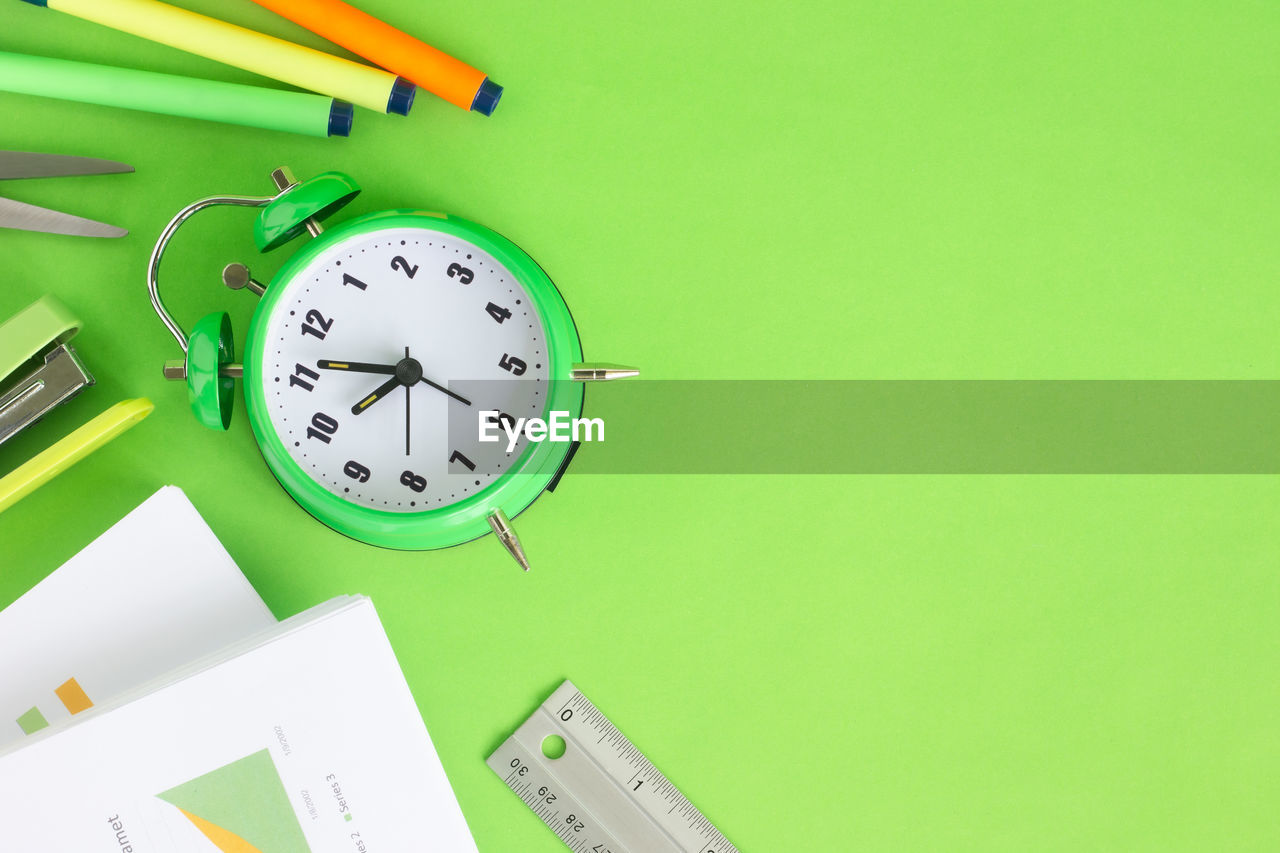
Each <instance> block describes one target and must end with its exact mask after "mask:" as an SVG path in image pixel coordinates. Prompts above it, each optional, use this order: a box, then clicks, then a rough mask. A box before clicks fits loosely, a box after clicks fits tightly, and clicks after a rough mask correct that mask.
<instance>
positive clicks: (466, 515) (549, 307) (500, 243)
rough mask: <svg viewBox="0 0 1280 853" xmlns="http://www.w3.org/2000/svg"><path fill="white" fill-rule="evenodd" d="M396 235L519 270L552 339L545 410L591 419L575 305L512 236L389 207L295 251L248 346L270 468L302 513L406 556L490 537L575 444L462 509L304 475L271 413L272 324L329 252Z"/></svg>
mask: <svg viewBox="0 0 1280 853" xmlns="http://www.w3.org/2000/svg"><path fill="white" fill-rule="evenodd" d="M391 228H422V229H426V230H436V231H440V232H443V233H445V234H449V235H451V236H453V237H458V238H461V239H463V240H467V241H469V242H471V243H473V244H475V245H476V246H477V247H478V248H480V249H481V250H482V251H485V252H487V253H488V254H490V255H491V256H493V258H494V259H495V260H497V261H498V262H499V263H501V264H502V265H503V266H505V267H506V268H507V269H508V270H510V271H511V273H512V274H513V275H515V277H516V278H517V280H519V282H520V284H521V285H522V286H523V287H524V289H525V291H526V292H527V293H528V294H529V299H530V301H531V302H532V303H533V305H534V308H535V309H536V311H537V313H538V316H539V318H540V319H541V321H542V326H543V329H544V330H545V332H546V338H547V359H548V361H547V366H548V368H549V370H548V376H549V380H548V385H549V387H548V393H547V405H546V411H567V412H569V413H570V416H571V417H574V418H577V417H580V416H581V415H582V401H583V389H582V385H581V383H578V382H573V381H572V380H570V379H569V373H570V370H571V369H572V367H573V365H574V364H575V363H577V362H580V361H581V360H582V344H581V342H580V340H579V338H578V331H577V327H576V326H575V324H574V321H573V316H572V315H571V314H570V313H569V307H568V306H567V305H566V304H565V301H564V298H563V297H562V296H561V295H560V291H559V290H558V289H556V286H555V284H554V283H553V282H552V281H551V279H550V278H549V277H548V276H547V274H546V272H544V271H543V269H542V267H540V266H538V264H537V262H536V261H534V260H533V258H531V257H530V256H529V255H528V254H526V253H525V252H524V251H523V250H522V249H520V247H519V246H517V245H515V244H514V243H512V242H511V241H510V240H508V239H507V238H506V237H503V236H502V235H501V234H498V233H496V232H494V231H492V230H490V229H488V228H486V227H484V226H483V225H479V224H477V223H475V222H471V221H470V220H467V219H463V218H461V217H457V216H451V215H447V214H442V213H433V212H429V211H423V210H408V209H402V210H387V211H381V212H378V213H370V214H366V215H364V216H360V217H357V218H355V219H351V220H348V221H347V222H344V223H342V224H340V225H336V226H334V227H333V228H331V229H330V230H327V231H325V232H324V233H323V234H321V235H320V236H319V237H317V238H315V239H313V240H312V241H311V242H310V243H308V244H307V245H306V246H304V247H303V248H302V249H301V250H300V251H298V252H297V253H296V254H294V255H293V256H292V257H291V258H290V259H289V260H288V262H287V263H285V265H284V266H283V267H281V268H280V271H279V272H277V273H276V275H275V277H274V278H273V279H272V280H271V284H270V285H269V286H268V287H267V290H266V293H265V294H264V295H263V297H262V299H261V300H260V302H259V304H258V307H257V309H256V310H255V311H254V313H253V319H252V320H251V321H250V324H249V335H248V338H247V340H246V342H245V359H244V388H245V404H246V408H247V410H248V413H249V424H250V427H251V428H252V429H253V434H254V436H255V438H256V439H257V441H258V448H259V450H260V451H261V452H262V456H263V458H264V459H265V460H266V462H267V466H268V467H269V468H270V469H271V472H272V473H273V474H274V475H275V477H276V479H277V480H279V481H280V484H281V485H282V486H283V487H284V489H285V490H286V491H287V492H288V493H289V495H290V496H291V497H293V499H294V500H295V501H297V502H298V504H299V505H300V506H302V507H303V509H305V510H306V511H307V512H309V513H311V515H313V516H314V517H315V518H316V519H318V520H319V521H321V522H322V523H324V524H326V525H328V526H329V527H331V528H333V529H334V530H336V531H338V532H339V533H342V534H344V535H346V536H350V537H351V538H353V539H357V540H359V541H361V542H366V543H368V544H371V545H379V546H382V547H385V548H395V549H399V550H407V551H419V550H430V549H434V548H447V547H449V546H451V545H458V544H461V543H463V542H468V541H470V540H472V539H476V538H478V537H480V536H483V535H485V534H486V533H488V532H489V531H490V528H489V521H488V518H489V515H490V513H492V512H493V510H495V509H501V510H502V511H503V512H504V513H506V514H507V516H508V517H511V518H514V517H515V516H516V515H518V514H519V513H521V512H523V511H524V510H525V509H526V508H527V507H528V506H529V505H530V504H531V503H533V501H534V500H535V499H536V498H537V497H538V496H539V495H540V494H542V492H543V491H544V490H545V489H546V487H547V485H548V484H550V482H551V480H552V478H553V477H554V476H555V474H556V472H557V471H559V470H560V466H561V465H562V464H563V463H564V460H565V457H566V456H568V453H569V449H570V447H571V446H572V445H571V444H569V443H567V442H551V441H544V442H541V443H535V442H530V443H529V444H528V446H527V447H526V448H525V450H524V452H523V453H522V454H521V456H520V458H519V459H518V460H517V461H516V463H515V465H513V466H512V467H511V468H510V469H509V470H507V471H505V472H503V473H502V474H500V475H499V476H498V477H497V478H496V479H495V480H494V482H493V483H491V484H489V485H488V486H486V487H485V488H484V489H482V490H481V491H479V492H477V493H476V494H474V495H472V496H470V497H469V498H466V499H464V500H462V501H459V502H458V503H455V504H451V505H449V506H447V507H441V508H439V509H432V510H427V511H425V512H421V513H398V512H386V511H383V510H378V509H374V508H372V507H365V506H358V505H356V504H352V503H349V502H347V501H344V500H342V499H341V498H340V497H338V496H337V495H335V494H333V493H332V492H330V491H329V490H328V489H326V488H324V487H323V486H321V485H320V484H319V483H317V482H316V481H315V480H313V479H312V478H311V477H310V476H308V475H307V474H306V472H304V471H303V470H302V468H301V467H300V466H299V465H298V463H297V462H295V461H294V460H293V458H292V457H291V456H290V455H289V453H288V451H287V450H286V449H285V447H284V443H283V442H282V441H281V440H280V438H279V436H277V435H276V432H275V430H274V428H273V427H272V426H271V423H270V418H269V416H268V415H267V411H266V399H265V387H264V385H263V384H262V382H261V381H259V379H260V377H261V378H264V377H265V374H266V369H265V355H266V352H267V349H268V348H267V347H266V346H265V337H266V334H267V332H266V330H267V325H268V324H267V318H268V317H269V316H270V315H271V313H272V311H274V310H275V309H276V307H277V306H278V304H279V303H280V300H281V298H282V294H283V292H284V282H286V281H288V280H290V279H291V278H293V277H294V276H295V275H297V274H298V273H299V272H301V271H302V269H303V268H305V267H306V265H307V264H309V263H311V261H312V260H314V259H315V258H316V257H317V256H319V255H320V254H321V253H322V252H323V251H324V250H325V248H326V247H328V246H332V245H334V244H336V243H337V242H339V241H340V240H345V239H347V238H349V237H353V236H356V235H359V234H367V233H370V232H373V231H379V230H384V229H391Z"/></svg>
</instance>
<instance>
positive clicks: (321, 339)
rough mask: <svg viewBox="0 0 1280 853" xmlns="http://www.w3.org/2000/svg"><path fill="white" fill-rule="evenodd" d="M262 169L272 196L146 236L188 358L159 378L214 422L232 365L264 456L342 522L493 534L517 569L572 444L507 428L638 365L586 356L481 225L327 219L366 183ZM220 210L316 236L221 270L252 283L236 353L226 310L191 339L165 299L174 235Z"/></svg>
mask: <svg viewBox="0 0 1280 853" xmlns="http://www.w3.org/2000/svg"><path fill="white" fill-rule="evenodd" d="M272 179H273V181H274V183H275V185H276V189H277V190H278V192H277V194H275V195H272V196H265V197H253V196H215V197H212V198H206V199H203V200H201V201H198V202H195V203H194V204H192V205H189V206H188V207H186V208H185V209H184V210H182V211H181V212H180V213H179V214H178V215H177V216H175V217H174V219H173V220H172V221H171V222H170V223H169V226H168V227H167V228H166V229H165V231H164V233H163V234H162V235H161V236H160V239H159V240H158V242H157V243H156V247H155V250H154V251H153V252H152V256H151V263H150V270H149V275H148V288H149V292H150V296H151V303H152V306H153V307H154V308H155V310H156V313H157V314H158V315H159V317H160V319H161V321H162V322H163V323H164V324H165V325H166V326H167V327H168V329H169V330H170V332H171V333H172V334H173V336H174V338H175V339H176V340H177V341H178V343H179V344H180V345H181V346H182V348H183V350H184V351H185V353H186V355H185V358H182V359H179V360H175V361H170V362H167V363H166V364H165V376H166V377H168V378H170V379H175V380H184V381H185V382H186V384H187V391H188V399H189V401H190V405H191V409H192V412H193V413H194V414H195V416H196V418H197V420H199V421H200V422H201V423H202V424H204V425H205V426H208V427H211V428H214V429H222V430H225V429H227V428H228V426H229V425H230V419H231V411H232V405H233V400H234V381H235V379H236V378H242V380H243V384H244V396H245V404H246V406H247V411H248V416H249V423H250V425H251V427H252V429H253V434H254V437H255V438H256V439H257V442H258V447H259V449H260V450H261V452H262V456H263V458H264V459H265V460H266V463H267V466H268V467H269V468H270V470H271V472H272V473H273V474H274V475H275V477H276V479H277V480H279V482H280V484H281V485H282V486H284V488H285V490H286V491H288V493H289V494H290V495H291V496H292V497H293V498H294V500H296V501H297V502H298V504H300V505H301V506H302V507H303V508H304V509H305V510H307V512H309V513H311V515H313V516H314V517H315V518H316V519H318V520H319V521H321V522H323V523H324V524H326V525H328V526H329V527H331V528H333V529H334V530H336V531H338V532H340V533H343V534H345V535H347V536H350V537H352V538H354V539H357V540H359V541H361V542H367V543H369V544H371V545H378V546H383V547H387V548H397V549H404V550H425V549H432V548H444V547H447V546H450V545H457V544H459V543H462V542H467V541H469V540H472V539H476V538H478V537H480V536H482V535H485V534H487V533H489V532H490V531H492V532H494V533H495V534H496V535H497V536H498V538H499V540H500V541H501V542H502V543H503V545H504V546H505V547H506V548H507V549H508V551H510V553H511V554H512V556H514V557H515V558H516V560H517V561H518V562H519V563H520V565H521V566H522V567H523V568H524V569H526V570H527V569H528V568H529V565H528V561H527V559H526V558H525V555H524V550H523V548H522V547H521V545H520V542H519V540H518V538H517V537H516V535H515V532H514V531H513V530H512V528H511V525H510V518H512V517H514V516H516V515H517V514H519V513H520V512H522V511H523V510H524V509H526V508H527V507H528V506H529V505H530V504H531V503H533V501H534V500H535V499H536V498H537V497H538V496H539V495H541V494H542V493H543V492H544V491H549V490H552V489H554V488H555V486H556V484H557V483H558V482H559V479H560V476H561V475H562V474H563V473H564V470H565V468H566V466H567V465H568V463H569V461H570V460H571V459H572V457H573V454H574V452H575V451H576V449H577V443H576V442H574V441H550V440H546V436H545V434H544V433H542V432H535V431H534V430H532V429H530V430H516V429H513V427H515V426H517V425H519V424H522V423H529V422H531V421H542V422H544V423H545V422H547V421H549V420H551V419H552V417H553V416H555V417H559V418H562V419H563V420H564V421H570V420H576V419H579V418H580V416H581V414H582V405H583V386H582V383H583V382H584V381H591V380H604V379H616V378H621V377H624V376H635V375H637V373H638V371H636V370H634V369H632V368H624V367H618V366H615V365H603V364H594V365H588V364H583V363H582V345H581V342H580V341H579V338H578V332H577V328H576V327H575V325H574V322H573V317H572V315H571V314H570V313H569V309H568V307H567V306H566V305H565V302H564V299H563V298H562V297H561V295H560V292H559V291H558V290H557V289H556V286H555V285H554V284H553V283H552V281H551V279H550V278H548V277H547V274H546V273H545V272H543V270H542V268H541V267H539V266H538V264H537V263H536V262H535V261H534V260H533V259H532V258H531V257H529V256H528V255H527V254H525V253H524V252H523V251H521V250H520V248H518V247H517V246H516V245H515V244H514V243H512V242H511V241H510V240H508V239H506V238H505V237H502V236H501V235H499V234H497V233H495V232H493V231H491V230H489V229H488V228H485V227H484V226H481V225H477V224H476V223H474V222H470V221H468V220H466V219H461V218H458V217H455V216H449V215H445V214H441V213H431V212H426V211H421V210H388V211H382V212H379V213H372V214H368V215H365V216H359V217H356V218H354V219H350V220H347V221H346V222H342V223H341V224H338V225H336V226H333V227H325V226H322V225H321V224H320V223H321V220H324V219H327V218H328V217H330V216H332V215H333V214H334V213H336V212H337V211H338V210H339V209H340V208H342V207H343V206H344V205H346V204H347V203H348V202H350V201H351V200H352V199H353V198H355V196H356V195H358V194H359V192H360V188H359V187H358V186H357V185H356V183H355V182H354V181H353V180H352V179H351V178H350V177H349V176H347V175H345V174H342V173H340V172H327V173H325V174H322V175H319V176H317V177H314V178H311V179H310V180H306V181H302V182H300V183H298V182H295V181H294V179H293V177H292V175H290V174H289V172H288V170H287V169H278V170H276V171H275V172H274V173H273V174H272ZM216 205H235V206H243V207H257V208H261V211H260V213H259V215H258V219H257V222H256V224H255V228H254V242H255V243H256V245H257V246H258V249H259V250H260V251H263V252H268V251H271V250H273V249H277V248H279V247H280V246H283V245H284V244H286V243H288V242H290V241H291V240H293V239H294V238H295V237H299V236H301V235H302V234H304V233H307V232H309V233H310V234H311V236H312V238H313V239H312V240H311V241H310V242H309V243H307V244H306V245H305V246H304V247H303V248H302V250H301V251H299V252H297V253H296V254H295V255H293V256H292V257H291V258H289V260H288V261H287V262H286V263H285V264H284V265H283V266H282V267H281V268H280V270H279V272H277V273H276V275H275V277H274V278H273V279H272V280H271V282H270V283H269V284H267V285H263V284H260V283H258V282H256V281H254V280H253V279H252V278H251V277H250V275H249V272H248V269H247V268H246V267H244V266H243V265H241V264H231V265H229V266H228V267H227V268H226V269H225V270H224V272H223V280H224V283H225V284H227V286H229V287H231V288H233V289H243V290H246V291H249V292H251V293H253V294H256V295H257V296H258V297H259V302H258V305H257V307H256V309H255V311H254V313H253V318H252V321H251V322H250V326H249V334H248V338H247V339H246V341H245V346H244V359H243V362H242V363H237V362H236V360H235V344H234V339H233V337H232V332H231V322H230V319H229V317H228V315H227V314H226V313H225V312H218V313H214V314H210V315H208V316H206V317H204V318H203V319H202V320H200V321H199V322H198V323H197V324H196V325H195V326H194V327H193V328H192V331H191V333H190V334H189V335H188V334H187V333H186V332H185V331H184V330H183V329H182V327H181V326H179V325H178V323H177V322H176V321H175V320H174V319H173V317H172V316H171V315H170V313H169V311H168V310H167V309H166V308H165V305H164V303H163V301H162V300H161V298H160V293H159V268H160V262H161V260H162V258H163V256H164V252H165V249H166V247H167V246H168V243H169V241H170V240H171V239H172V238H173V235H174V234H175V233H176V231H177V230H178V228H179V227H180V226H181V225H182V224H183V223H184V222H186V221H187V219H189V218H190V217H191V216H192V215H194V214H195V213H196V212H197V211H200V210H203V209H205V208H208V207H213V206H216ZM494 436H497V438H496V440H495V439H494ZM535 439H541V440H535Z"/></svg>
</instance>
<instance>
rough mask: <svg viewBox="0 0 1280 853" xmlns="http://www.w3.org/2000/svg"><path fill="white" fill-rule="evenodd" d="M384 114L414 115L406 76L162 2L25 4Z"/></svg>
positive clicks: (35, 0)
mask: <svg viewBox="0 0 1280 853" xmlns="http://www.w3.org/2000/svg"><path fill="white" fill-rule="evenodd" d="M24 2H26V3H30V4H32V5H33V6H47V7H48V8H50V9H55V10H57V11H59V12H66V13H67V14H68V15H75V16H76V17H77V18H83V19H84V20H86V21H93V22H94V23H96V24H102V25H103V26H107V27H111V28H112V29H116V30H120V31H121V32H126V33H132V34H133V35H136V36H140V37H142V38H145V39H149V40H151V41H155V42H159V43H161V44H167V45H169V46H170V47H176V48H178V49H179V50H185V51H187V52H188V53H194V54H196V55H198V56H204V57H207V58H209V59H213V60H216V61H218V62H222V63H225V64H227V65H233V66H235V67H237V68H243V69H245V70H246V71H252V72H254V73H255V74H261V75H263V76H264V77H271V78H273V79H275V80H280V81H281V82H284V83H289V84H291V85H294V86H298V87H299V88H302V89H309V90H311V91H313V92H320V93H322V94H325V95H329V96H330V97H333V98H338V99H340V100H343V101H350V102H351V103H353V104H358V105H360V106H362V107H367V108H369V109H371V110H378V111H379V112H389V113H397V114H399V115H408V114H409V108H410V107H411V106H413V96H414V93H415V92H416V87H415V86H414V85H413V84H412V83H410V82H409V81H408V80H405V79H404V78H402V77H397V76H395V75H394V74H391V73H388V72H386V71H383V70H381V69H379V68H371V67H369V66H367V65H361V64H359V63H357V62H351V61H350V60H347V59H341V58H339V57H336V56H331V55H329V54H327V53H321V52H320V51H318V50H312V49H311V48H309V47H302V46H301V45H297V44H293V43H292V42H287V41H284V40H283V39H278V38H273V37H272V36H267V35H263V34H262V33H258V32H254V31H253V30H247V29H245V28H244V27H237V26H235V25H234V24H228V23H227V22H225V21H219V20H217V19H215V18H209V17H206V16H204V15H197V14H196V13H195V12H188V11H187V10H186V9H179V8H178V7H176V6H170V5H168V4H167V3H160V2H157V0H24Z"/></svg>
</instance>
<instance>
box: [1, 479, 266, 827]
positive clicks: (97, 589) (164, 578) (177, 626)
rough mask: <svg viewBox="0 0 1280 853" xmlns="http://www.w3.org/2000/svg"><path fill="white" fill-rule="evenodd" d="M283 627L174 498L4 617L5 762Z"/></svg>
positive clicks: (165, 494)
mask: <svg viewBox="0 0 1280 853" xmlns="http://www.w3.org/2000/svg"><path fill="white" fill-rule="evenodd" d="M275 624H276V620H275V618H274V617H273V616H272V615H271V611H269V610H268V609H267V607H266V605H265V604H263V603H262V599H261V598H260V597H259V596H258V594H257V593H256V592H255V591H254V589H253V587H251V586H250V585H249V582H248V581H247V580H245V577H244V575H243V574H241V572H240V570H239V569H238V568H237V567H236V564H235V563H234V562H232V560H231V557H230V556H228V554H227V552H226V549H224V548H223V547H222V545H221V543H219V542H218V540H217V538H215V537H214V535H213V533H212V532H211V531H210V530H209V527H208V525H206V524H205V523H204V520H203V519H202V518H201V517H200V515H199V513H197V512H196V510H195V508H194V507H193V506H192V505H191V502H190V501H189V500H187V497H186V495H184V494H183V493H182V490H181V489H178V488H177V487H174V486H166V487H165V488H163V489H161V490H160V491H158V492H156V493H155V494H154V495H152V496H151V497H150V498H148V499H147V500H146V501H145V502H144V503H143V504H142V505H141V506H139V507H138V508H137V509H135V510H134V511H133V512H131V513H129V515H127V516H126V517H125V518H123V519H122V520H121V521H119V522H118V523H117V524H116V525H115V526H113V527H112V528H111V529H110V530H108V531H107V532H106V533H103V534H102V535H101V536H100V537H98V538H97V539H96V540H94V541H93V542H92V543H91V544H90V545H88V546H87V547H86V548H85V549H84V550H83V551H81V552H80V553H79V554H77V555H76V556H75V557H73V558H72V559H71V560H69V561H68V562H67V563H66V564H64V565H63V566H62V567H61V568H59V569H57V570H55V571H54V572H53V573H52V574H50V575H49V576H48V577H46V578H45V579H44V580H43V581H41V582H40V583H39V584H37V585H36V586H35V587H34V588H32V589H31V590H30V591H29V592H27V593H26V594H25V595H24V596H22V598H20V599H18V600H17V601H15V602H14V603H13V604H12V605H10V606H9V607H7V608H5V609H4V610H3V611H0V750H3V749H4V748H5V747H9V746H12V745H14V744H15V743H18V742H20V741H21V740H23V739H24V738H25V737H26V736H27V733H28V732H34V731H38V730H40V729H42V728H44V726H46V725H56V724H58V723H59V722H62V721H64V720H66V719H67V718H69V717H71V715H72V712H73V711H75V712H82V711H84V710H86V709H87V708H89V707H91V706H92V705H96V704H101V703H103V702H106V701H108V700H110V699H112V698H114V697H116V696H119V695H120V694H122V693H124V692H125V691H128V690H130V689H132V688H134V687H136V686H137V685H139V684H142V683H143V682H146V681H149V680H151V679H153V678H156V677H157V676H160V675H162V674H164V673H166V672H169V671H171V670H173V669H176V668H177V667H179V666H182V665H184V664H186V663H189V662H190V661H192V660H194V659H196V658H199V657H202V656H204V655H207V654H210V653H211V652H215V651H217V650H219V649H222V648H224V647H225V646H227V645H229V644H231V643H233V642H235V641H236V640H239V639H242V638H243V637H246V636H248V635H251V634H254V633H256V632H258V631H261V630H262V629H264V628H269V627H271V626H272V625H275ZM0 846H3V845H0ZM38 849H41V850H44V849H52V848H44V847H42V848H38Z"/></svg>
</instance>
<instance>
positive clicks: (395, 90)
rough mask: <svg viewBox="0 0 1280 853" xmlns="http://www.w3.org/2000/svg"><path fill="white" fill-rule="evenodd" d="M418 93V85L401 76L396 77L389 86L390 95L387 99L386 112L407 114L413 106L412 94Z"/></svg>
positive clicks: (400, 114)
mask: <svg viewBox="0 0 1280 853" xmlns="http://www.w3.org/2000/svg"><path fill="white" fill-rule="evenodd" d="M416 94H418V87H417V86H415V85H413V84H412V83H410V82H409V81H408V80H406V79H404V78H403V77H397V78H396V83H395V85H394V86H392V87H391V97H390V98H389V99H388V100H387V112H389V113H395V114H396V115H398V116H407V115H408V114H409V108H410V107H412V106H413V96H414V95H416Z"/></svg>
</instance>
